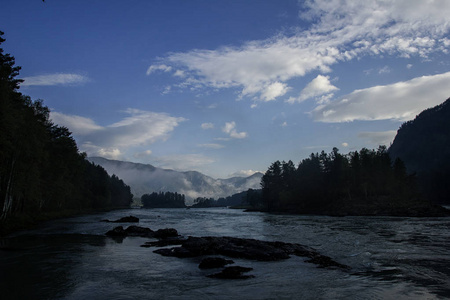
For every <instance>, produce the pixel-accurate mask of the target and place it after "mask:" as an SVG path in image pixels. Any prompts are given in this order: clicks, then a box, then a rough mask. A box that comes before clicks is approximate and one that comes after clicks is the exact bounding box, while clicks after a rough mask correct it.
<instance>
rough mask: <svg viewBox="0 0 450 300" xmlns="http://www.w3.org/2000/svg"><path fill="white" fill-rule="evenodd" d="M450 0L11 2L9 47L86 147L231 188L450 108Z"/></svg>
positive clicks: (4, 19) (374, 141) (32, 91)
mask: <svg viewBox="0 0 450 300" xmlns="http://www.w3.org/2000/svg"><path fill="white" fill-rule="evenodd" d="M449 29H450V1H447V0H435V1H432V0H428V1H426V0H399V1H375V0H373V1H370V0H360V1H358V0H355V1H350V0H349V1H345V0H328V1H325V0H317V1H289V0H285V1H275V0H272V1H265V0H258V1H256V0H253V1H250V0H245V1H240V0H239V1H238V0H236V1H206V0H205V1H195V0H193V1H175V0H174V1H170V0H169V1H138V0H135V1H111V0H109V1H100V0H99V1H79V0H77V1H70V0H66V1H55V0H47V1H45V2H42V1H38V0H29V1H25V0H24V1H22V0H14V1H13V0H6V1H3V3H2V9H1V10H0V30H2V31H4V32H5V35H4V38H6V42H5V43H4V44H3V45H2V46H3V48H4V49H5V52H7V53H11V54H12V55H14V56H15V58H16V64H17V65H20V66H22V70H21V78H23V79H24V80H25V81H24V83H23V84H22V86H21V89H20V90H21V92H22V93H24V94H26V95H30V96H31V97H32V99H44V103H45V104H46V105H47V106H48V107H50V109H51V110H52V113H51V118H52V120H53V121H54V122H55V123H57V124H60V125H63V126H67V127H68V128H69V129H70V130H71V131H72V132H73V135H74V137H75V139H76V141H77V143H78V146H79V148H80V150H81V151H84V152H86V153H87V154H88V155H90V156H103V157H106V158H110V159H119V160H126V161H133V162H140V163H149V164H152V165H155V166H159V167H163V168H170V169H176V170H197V171H200V172H203V173H205V174H207V175H210V176H213V177H216V178H226V177H229V176H234V175H249V174H251V173H252V172H254V171H262V172H265V171H266V170H267V167H268V166H269V165H270V164H271V163H272V162H273V161H275V160H289V159H291V160H293V161H294V162H295V163H298V162H299V161H300V160H301V159H303V158H306V157H307V156H308V155H309V154H310V153H312V152H320V151H321V150H325V151H326V152H329V151H330V150H331V149H332V148H333V147H337V148H339V149H340V152H342V153H348V152H350V151H354V150H360V149H361V148H362V147H367V148H377V147H378V145H380V144H385V145H389V143H391V142H392V140H393V138H394V136H395V133H396V130H397V129H398V128H399V126H400V125H401V124H402V123H403V122H405V121H407V120H411V119H413V118H414V117H415V116H416V115H417V114H418V113H420V111H422V110H424V109H426V108H429V107H432V106H435V105H437V104H440V103H442V102H443V101H444V100H446V99H447V98H448V97H450V59H449V58H450V55H449V50H450V37H449Z"/></svg>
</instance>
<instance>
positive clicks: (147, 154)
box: [133, 150, 152, 159]
mask: <svg viewBox="0 0 450 300" xmlns="http://www.w3.org/2000/svg"><path fill="white" fill-rule="evenodd" d="M151 155H152V151H151V150H145V151H143V152H138V153H135V154H133V157H134V158H138V159H142V158H148V157H150V156H151Z"/></svg>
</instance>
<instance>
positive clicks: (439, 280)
mask: <svg viewBox="0 0 450 300" xmlns="http://www.w3.org/2000/svg"><path fill="white" fill-rule="evenodd" d="M128 215H133V216H136V217H138V218H140V223H139V226H143V227H149V228H151V229H153V230H157V229H160V228H168V227H172V228H175V229H177V230H178V232H179V233H180V234H181V235H184V236H189V235H192V236H234V237H242V238H253V239H260V240H267V241H283V242H291V243H300V244H303V245H307V246H310V247H313V248H315V249H316V250H318V251H319V252H320V253H322V254H324V255H327V256H330V257H332V258H333V259H334V260H336V261H338V262H339V263H342V264H346V265H348V266H350V267H351V269H350V270H349V271H347V270H339V269H323V268H318V267H317V266H316V265H314V264H311V263H306V262H305V258H302V257H297V256H293V257H291V258H289V259H287V260H283V261H276V262H258V261H248V260H240V259H233V260H234V261H235V265H239V266H244V267H251V268H253V271H251V272H250V273H247V274H249V275H254V276H255V277H254V278H251V279H245V280H223V279H213V278H208V277H206V275H208V274H211V273H214V271H211V270H201V269H199V268H198V264H199V262H200V260H201V258H184V259H180V258H175V257H164V256H161V255H159V254H156V253H153V250H154V248H144V247H140V246H141V245H142V244H144V243H145V242H146V241H148V238H141V237H127V238H125V239H123V240H122V241H118V240H114V239H112V238H109V237H106V236H105V235H104V234H105V233H106V232H107V231H108V230H110V229H112V228H113V227H115V226H118V225H124V226H128V225H129V224H114V223H105V222H100V221H101V220H103V219H109V220H115V219H119V218H121V217H124V216H128ZM0 249H2V250H0V298H1V299H83V300H87V299H202V300H204V299H396V300H399V299H447V298H450V218H398V217H326V216H296V215H271V214H265V213H259V212H252V213H248V212H243V211H242V210H232V209H222V208H210V209H189V210H187V209H151V210H147V209H131V210H119V211H112V212H108V213H102V214H95V215H86V216H80V217H74V218H68V219H61V220H56V221H50V222H47V223H44V224H42V225H41V226H40V227H39V228H37V229H34V230H30V231H23V232H19V233H16V234H14V235H12V236H9V237H8V238H4V239H0Z"/></svg>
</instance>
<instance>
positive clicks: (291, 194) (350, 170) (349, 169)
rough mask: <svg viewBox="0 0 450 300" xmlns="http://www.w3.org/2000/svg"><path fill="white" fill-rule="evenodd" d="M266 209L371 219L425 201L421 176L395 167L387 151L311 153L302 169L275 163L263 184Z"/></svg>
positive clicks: (398, 160)
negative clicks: (375, 213)
mask: <svg viewBox="0 0 450 300" xmlns="http://www.w3.org/2000/svg"><path fill="white" fill-rule="evenodd" d="M261 186H262V201H263V206H264V207H265V208H266V210H268V211H269V212H273V211H289V212H295V213H318V214H321V213H327V214H334V213H336V214H339V213H344V212H345V213H352V214H370V213H371V212H373V211H374V210H378V211H379V210H385V211H389V210H391V209H395V208H399V207H408V206H411V205H415V204H417V203H418V202H420V201H422V200H420V198H419V194H418V192H417V188H416V184H415V177H414V176H413V175H407V173H406V168H405V166H404V164H403V162H402V161H401V160H400V159H397V160H396V161H395V162H394V163H392V162H391V159H390V157H389V154H388V152H387V150H386V147H385V146H380V147H379V148H378V149H377V150H368V149H365V148H363V149H362V150H361V151H359V152H358V151H355V152H350V153H349V154H348V155H342V154H340V153H339V151H338V149H337V148H333V151H332V152H331V153H329V154H327V153H325V152H324V151H322V152H321V153H320V154H319V153H316V154H314V153H313V154H311V155H310V157H309V158H306V159H303V160H302V161H301V162H300V163H299V165H298V166H297V167H295V165H294V163H293V162H292V161H288V162H285V161H283V162H280V161H276V162H274V163H273V164H272V165H271V166H270V167H269V169H268V170H267V172H266V173H265V174H264V176H263V177H262V179H261Z"/></svg>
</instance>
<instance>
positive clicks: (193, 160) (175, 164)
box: [154, 154, 215, 171]
mask: <svg viewBox="0 0 450 300" xmlns="http://www.w3.org/2000/svg"><path fill="white" fill-rule="evenodd" d="M154 161H155V162H156V163H157V165H158V166H159V167H161V168H168V169H174V170H181V171H186V170H194V169H198V168H199V167H201V166H204V165H209V164H212V163H213V162H215V161H214V159H212V158H211V157H208V156H205V155H202V154H180V155H167V156H160V157H157V158H154Z"/></svg>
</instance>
